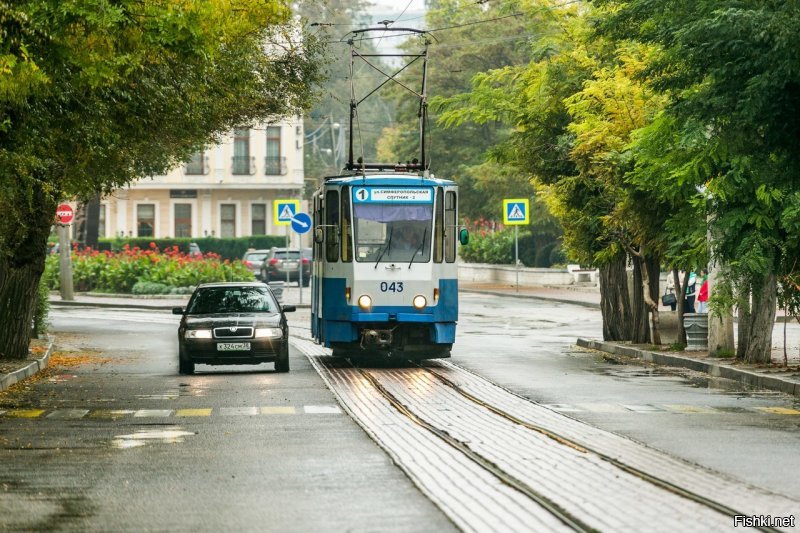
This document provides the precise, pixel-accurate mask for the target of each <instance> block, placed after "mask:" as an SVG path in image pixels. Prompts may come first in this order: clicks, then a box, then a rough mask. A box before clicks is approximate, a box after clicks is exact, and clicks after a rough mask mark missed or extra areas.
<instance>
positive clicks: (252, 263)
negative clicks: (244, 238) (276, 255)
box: [242, 250, 269, 280]
mask: <svg viewBox="0 0 800 533" xmlns="http://www.w3.org/2000/svg"><path fill="white" fill-rule="evenodd" d="M268 254H269V250H247V251H246V252H245V253H244V256H243V257H242V263H244V266H246V267H247V268H248V270H250V272H252V273H253V275H254V276H255V277H256V279H257V280H260V279H261V264H262V263H263V262H264V258H265V257H267V255H268Z"/></svg>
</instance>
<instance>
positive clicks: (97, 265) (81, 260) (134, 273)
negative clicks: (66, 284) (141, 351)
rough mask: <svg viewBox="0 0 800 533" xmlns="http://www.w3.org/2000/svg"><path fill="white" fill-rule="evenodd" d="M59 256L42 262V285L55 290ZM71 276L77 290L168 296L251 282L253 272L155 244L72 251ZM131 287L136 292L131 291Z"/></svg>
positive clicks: (211, 257)
mask: <svg viewBox="0 0 800 533" xmlns="http://www.w3.org/2000/svg"><path fill="white" fill-rule="evenodd" d="M58 266H59V265H58V257H56V256H51V257H48V258H47V260H46V261H45V273H44V276H43V277H44V279H45V280H46V281H45V284H46V286H47V287H48V288H53V289H57V288H58V286H59V278H58V275H59V274H58ZM72 276H73V283H74V285H75V288H76V289H77V290H79V291H99V292H111V293H123V294H128V293H135V294H167V293H170V291H171V290H172V289H173V288H179V289H180V290H181V291H182V292H181V294H185V293H186V292H187V291H188V288H190V287H194V286H196V285H199V284H200V283H208V282H213V281H252V280H253V279H254V278H253V273H252V272H251V271H250V270H249V269H248V268H247V267H246V266H245V265H244V264H243V263H242V262H241V261H240V260H238V259H237V260H235V261H229V260H227V259H226V260H224V261H223V260H222V259H221V258H220V256H219V255H217V254H215V253H212V252H208V253H204V254H203V255H202V257H196V256H190V255H188V254H186V253H182V252H181V251H180V250H179V249H178V247H177V246H173V247H172V248H168V249H166V250H165V251H164V252H161V251H160V250H159V249H158V247H157V246H155V243H151V245H150V246H149V247H148V248H147V249H145V250H143V249H140V248H129V247H125V249H124V250H123V251H121V252H118V253H114V252H109V251H106V252H99V251H97V250H92V249H90V248H85V249H84V250H80V251H78V250H73V252H72ZM134 287H136V289H135V290H134Z"/></svg>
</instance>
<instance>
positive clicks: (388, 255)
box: [353, 203, 433, 264]
mask: <svg viewBox="0 0 800 533" xmlns="http://www.w3.org/2000/svg"><path fill="white" fill-rule="evenodd" d="M432 217H433V204H400V203H391V204H380V203H370V204H355V205H354V206H353V218H354V220H353V226H354V229H355V235H354V238H355V250H356V260H357V261H359V262H366V263H369V262H372V263H376V264H377V263H395V262H407V263H411V262H412V261H413V262H414V263H427V262H428V261H430V257H431V233H432V232H431V229H432Z"/></svg>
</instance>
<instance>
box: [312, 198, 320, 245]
mask: <svg viewBox="0 0 800 533" xmlns="http://www.w3.org/2000/svg"><path fill="white" fill-rule="evenodd" d="M313 206H314V229H316V228H318V227H319V225H320V224H321V223H322V222H321V221H320V213H321V210H320V207H321V205H320V202H319V198H318V197H317V195H316V194H315V195H314V200H313ZM313 243H314V244H313V246H314V259H315V260H316V259H319V258H320V257H322V254H320V253H319V252H320V250H321V249H322V245H321V244H320V243H318V242H317V240H316V239H313Z"/></svg>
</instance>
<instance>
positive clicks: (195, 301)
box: [186, 287, 278, 315]
mask: <svg viewBox="0 0 800 533" xmlns="http://www.w3.org/2000/svg"><path fill="white" fill-rule="evenodd" d="M277 312H278V304H277V303H276V302H275V299H274V298H273V297H272V294H270V292H269V289H267V288H266V287H205V288H200V289H198V290H197V292H195V294H194V296H193V297H192V300H191V301H190V302H189V307H188V309H187V311H186V313H187V314H189V315H208V314H213V313H277Z"/></svg>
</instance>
